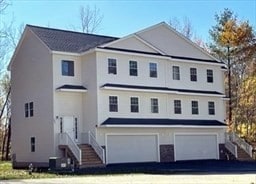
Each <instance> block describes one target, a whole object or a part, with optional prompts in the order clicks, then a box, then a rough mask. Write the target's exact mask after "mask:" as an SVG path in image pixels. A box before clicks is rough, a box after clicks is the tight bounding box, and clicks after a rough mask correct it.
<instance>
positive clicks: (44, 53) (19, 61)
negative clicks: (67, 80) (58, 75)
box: [11, 30, 54, 167]
mask: <svg viewBox="0 0 256 184" xmlns="http://www.w3.org/2000/svg"><path fill="white" fill-rule="evenodd" d="M51 62H52V60H51V54H50V51H49V50H48V48H47V47H46V46H45V45H43V44H42V42H41V41H40V40H39V39H38V38H37V37H36V36H35V35H34V34H33V33H32V32H30V31H29V30H28V31H27V34H26V35H25V37H24V40H23V42H22V44H21V46H20V48H19V51H18V53H17V54H16V57H15V59H14V62H13V64H12V66H11V86H12V137H11V140H12V155H13V158H14V166H17V167H19V166H24V167H27V166H28V163H30V162H32V163H34V164H35V165H40V166H42V165H45V164H46V165H47V163H48V159H49V157H50V156H53V155H54V144H53V141H52V140H53V106H52V103H53V96H52V82H53V81H52V77H53V76H52V65H51ZM30 102H33V116H32V117H25V103H30ZM31 137H35V152H31ZM15 164H16V165H15Z"/></svg>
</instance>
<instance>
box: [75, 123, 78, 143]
mask: <svg viewBox="0 0 256 184" xmlns="http://www.w3.org/2000/svg"><path fill="white" fill-rule="evenodd" d="M77 138H78V123H77V118H75V139H77Z"/></svg>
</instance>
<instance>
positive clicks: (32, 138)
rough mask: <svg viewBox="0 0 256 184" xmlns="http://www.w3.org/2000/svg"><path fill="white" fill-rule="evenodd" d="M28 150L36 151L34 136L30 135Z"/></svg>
mask: <svg viewBox="0 0 256 184" xmlns="http://www.w3.org/2000/svg"><path fill="white" fill-rule="evenodd" d="M30 151H31V152H35V151H36V138H35V137H30Z"/></svg>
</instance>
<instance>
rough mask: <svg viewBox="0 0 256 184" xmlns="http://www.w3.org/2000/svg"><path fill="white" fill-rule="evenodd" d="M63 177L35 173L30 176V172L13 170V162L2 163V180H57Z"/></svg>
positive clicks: (0, 170) (0, 172)
mask: <svg viewBox="0 0 256 184" xmlns="http://www.w3.org/2000/svg"><path fill="white" fill-rule="evenodd" d="M57 177H63V176H60V175H57V174H53V173H47V172H40V173H39V172H33V173H32V175H29V173H28V170H22V169H12V164H11V162H4V161H0V180H10V179H35V178H57Z"/></svg>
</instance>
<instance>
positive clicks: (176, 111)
mask: <svg viewBox="0 0 256 184" xmlns="http://www.w3.org/2000/svg"><path fill="white" fill-rule="evenodd" d="M174 114H181V100H174Z"/></svg>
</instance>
